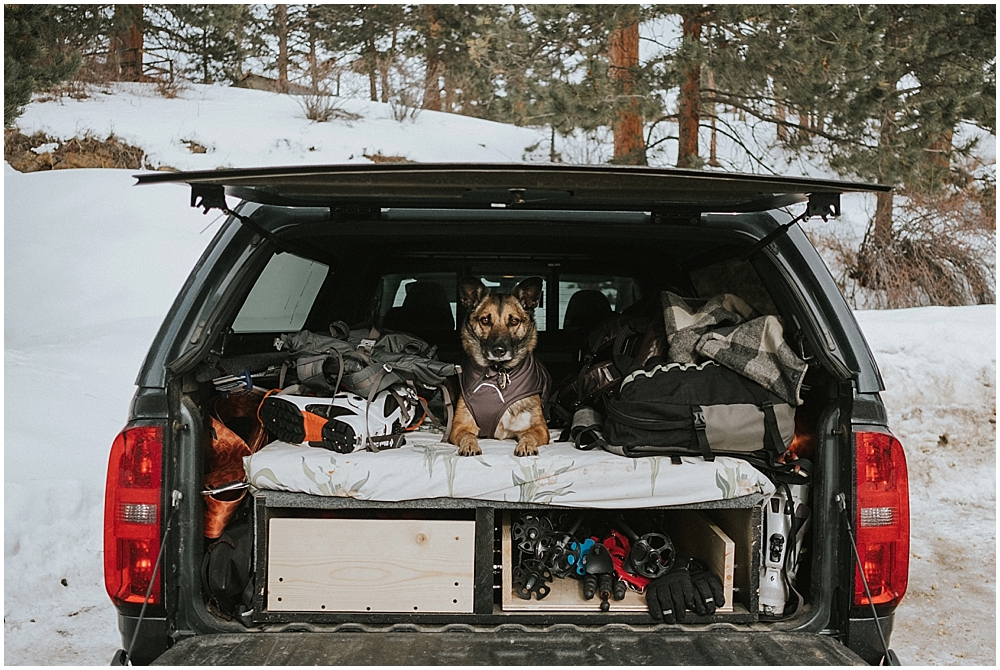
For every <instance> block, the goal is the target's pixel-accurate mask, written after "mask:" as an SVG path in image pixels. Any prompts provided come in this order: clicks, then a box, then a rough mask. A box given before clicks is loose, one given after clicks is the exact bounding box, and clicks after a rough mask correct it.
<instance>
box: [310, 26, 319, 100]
mask: <svg viewBox="0 0 1000 670" xmlns="http://www.w3.org/2000/svg"><path fill="white" fill-rule="evenodd" d="M309 83H310V85H311V88H312V93H313V95H317V94H318V93H319V64H318V63H317V62H316V27H315V26H309Z"/></svg>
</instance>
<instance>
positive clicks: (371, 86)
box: [367, 37, 378, 102]
mask: <svg viewBox="0 0 1000 670" xmlns="http://www.w3.org/2000/svg"><path fill="white" fill-rule="evenodd" d="M367 49H368V60H369V63H368V95H369V97H370V98H371V100H372V102H378V85H377V84H376V77H377V76H378V49H376V48H375V38H374V37H369V38H368V46H367Z"/></svg>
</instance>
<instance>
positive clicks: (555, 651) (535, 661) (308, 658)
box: [153, 626, 865, 666]
mask: <svg viewBox="0 0 1000 670" xmlns="http://www.w3.org/2000/svg"><path fill="white" fill-rule="evenodd" d="M153 664H154V665H524V666H532V665H535V666H537V665H562V666H581V665H770V666H775V665H864V664H865V663H864V661H863V660H862V659H861V658H860V657H859V656H858V655H857V654H855V653H854V652H852V651H851V650H850V649H848V648H847V647H845V646H844V645H842V644H841V643H840V642H838V641H837V640H836V639H834V638H830V637H826V636H821V635H815V634H811V633H765V632H742V631H740V632H737V631H730V630H726V631H706V632H697V633H690V632H686V631H677V630H670V629H669V628H667V627H663V628H662V629H660V630H653V631H650V632H642V633H639V632H635V631H632V630H629V629H628V628H627V627H625V626H609V627H605V628H601V629H599V630H587V629H583V628H578V627H576V626H553V627H551V628H548V629H546V630H544V631H530V632H529V631H525V630H523V629H521V628H519V627H514V626H501V627H499V628H497V629H493V630H490V631H474V630H470V631H460V632H436V633H420V632H405V631H385V632H334V633H322V632H296V633H239V634H232V633H224V634H216V635H199V636H195V637H191V638H187V639H185V640H181V641H179V642H178V643H177V644H175V645H174V646H173V647H172V648H170V649H169V650H168V651H167V652H166V653H164V654H163V655H162V656H160V657H159V658H158V659H156V661H154V663H153Z"/></svg>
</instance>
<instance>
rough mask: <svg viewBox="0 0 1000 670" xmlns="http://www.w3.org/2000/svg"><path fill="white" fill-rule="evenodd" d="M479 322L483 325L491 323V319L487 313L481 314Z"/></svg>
mask: <svg viewBox="0 0 1000 670" xmlns="http://www.w3.org/2000/svg"><path fill="white" fill-rule="evenodd" d="M479 323H481V324H483V325H484V326H488V325H490V324H491V323H493V319H491V318H490V317H489V315H487V316H483V317H480V318H479Z"/></svg>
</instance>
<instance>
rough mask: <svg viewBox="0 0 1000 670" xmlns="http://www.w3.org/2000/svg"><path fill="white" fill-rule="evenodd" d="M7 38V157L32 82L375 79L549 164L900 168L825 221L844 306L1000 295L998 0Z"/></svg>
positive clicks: (141, 22) (404, 105) (299, 83)
mask: <svg viewBox="0 0 1000 670" xmlns="http://www.w3.org/2000/svg"><path fill="white" fill-rule="evenodd" d="M4 38H5V39H4V124H5V138H4V140H5V141H4V148H5V158H7V159H8V160H9V161H10V162H11V164H12V165H15V167H18V169H23V168H22V167H19V166H18V165H17V164H16V163H15V161H14V154H15V153H16V152H18V151H21V152H22V153H23V152H24V151H25V147H28V148H30V147H33V146H35V145H37V144H38V143H39V142H40V141H42V140H44V139H45V138H25V137H23V136H20V135H19V134H18V132H17V130H16V129H15V127H14V126H15V124H16V119H17V117H18V115H19V114H20V113H21V111H22V110H23V108H24V106H25V105H26V104H27V103H28V102H29V101H30V100H31V99H32V95H36V94H39V93H42V94H50V95H55V96H70V97H76V96H86V95H88V91H89V90H90V87H92V86H93V85H95V84H97V85H100V84H102V83H107V82H111V81H138V82H155V83H156V84H157V87H158V89H159V91H160V93H161V94H162V95H164V96H166V97H171V96H175V95H177V94H178V92H179V91H182V90H183V88H184V87H185V86H186V85H187V84H188V83H192V82H193V83H199V84H208V83H228V84H231V85H236V86H244V87H250V88H265V89H268V90H273V91H275V92H278V93H286V94H289V95H296V96H298V98H299V100H300V104H301V105H302V108H303V111H304V113H305V114H306V116H307V117H308V118H310V119H311V120H313V121H316V122H323V121H329V120H331V119H335V118H338V117H343V116H344V115H346V114H347V112H346V111H345V110H344V109H343V106H342V101H343V100H345V99H349V98H366V99H370V100H373V101H380V102H383V103H388V104H390V105H391V107H392V110H393V114H394V115H395V116H396V117H397V118H398V119H399V120H405V119H406V118H407V117H408V116H409V117H410V118H413V117H415V116H416V115H418V114H419V113H420V111H421V110H435V111H444V112H449V113H453V114H462V115H466V116H472V117H477V118H483V119H488V120H493V121H499V122H503V123H509V124H516V125H520V126H530V127H535V128H544V129H545V130H546V135H547V136H548V138H549V141H548V146H536V147H530V148H529V149H531V151H530V152H529V153H531V152H534V155H537V156H541V157H542V159H543V160H547V161H550V162H553V163H558V162H567V163H599V162H610V163H619V164H630V165H647V164H649V165H657V166H664V165H671V166H676V167H678V168H685V169H704V170H727V169H728V170H733V169H740V170H743V171H759V172H763V171H772V170H774V167H773V166H774V164H775V161H774V160H773V156H765V155H763V153H765V152H769V151H775V152H779V153H781V154H782V155H784V156H803V157H807V159H808V161H809V162H810V163H813V164H821V165H823V166H825V168H826V169H827V170H828V172H829V173H830V174H832V175H835V176H839V177H842V178H846V179H857V180H864V181H878V182H881V183H884V184H890V185H892V186H894V187H896V189H895V193H894V194H879V196H878V198H877V201H876V204H875V207H874V211H873V212H872V216H871V219H870V221H869V223H868V226H867V230H866V231H865V233H864V236H863V239H861V240H860V241H857V240H844V239H839V238H838V237H837V236H827V237H823V238H822V239H818V240H816V241H817V243H818V245H819V246H821V247H822V246H825V247H826V251H827V252H828V254H827V255H828V256H832V257H833V258H835V259H836V261H835V263H834V265H835V268H834V270H835V274H836V275H837V279H838V281H839V282H840V284H841V288H842V289H843V290H844V291H845V293H846V294H847V296H848V298H849V300H851V301H852V303H853V306H855V307H859V308H862V307H868V308H871V307H890V308H893V307H908V306H918V305H929V304H940V305H959V304H979V303H992V302H995V297H996V296H995V285H996V274H995V267H996V265H995V221H996V185H995V184H996V177H995V160H988V161H984V160H983V159H982V152H981V151H980V149H981V147H979V143H980V142H981V140H982V138H983V137H984V136H992V140H993V141H994V142H995V135H996V6H995V5H957V4H952V5H729V4H726V5H638V4H635V5H498V4H482V5H478V4H469V5H404V4H391V5H390V4H379V5H344V4H336V5H333V4H315V5H253V4H244V5H180V4H170V5H152V4H147V5H96V4H87V5H5V6H4ZM748 133H752V134H754V135H755V137H754V139H753V141H749V140H748V138H747V134H748ZM758 134H761V135H764V136H766V137H768V138H769V140H768V142H766V143H762V142H760V141H759V139H758V138H757V137H756V135H758ZM720 137H725V138H726V139H727V140H729V141H731V142H735V143H736V144H737V145H739V146H740V147H742V149H743V154H744V157H743V160H741V161H740V164H739V165H734V164H732V162H731V161H727V160H726V159H724V158H722V157H720V155H719V154H718V153H717V152H716V143H717V140H718V138H720ZM110 139H111V138H109V140H110ZM119 153H120V154H121V155H122V157H123V160H125V161H128V160H133V161H134V160H135V157H134V155H133V154H134V152H133V154H130V153H129V152H128V151H127V150H123V151H120V152H119ZM140 153H141V152H140ZM36 162H37V161H36ZM43 167H44V166H43ZM120 167H134V168H143V167H150V166H147V165H142V164H139V165H130V164H122V165H120Z"/></svg>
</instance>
